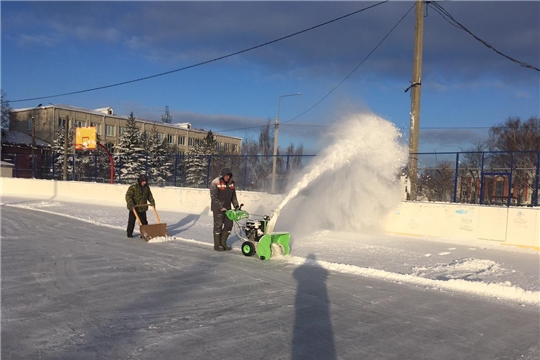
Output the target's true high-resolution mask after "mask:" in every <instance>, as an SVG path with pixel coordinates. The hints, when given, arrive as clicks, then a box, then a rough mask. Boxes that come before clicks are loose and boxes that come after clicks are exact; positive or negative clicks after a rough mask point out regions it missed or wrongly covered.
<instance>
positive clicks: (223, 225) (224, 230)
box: [210, 168, 238, 251]
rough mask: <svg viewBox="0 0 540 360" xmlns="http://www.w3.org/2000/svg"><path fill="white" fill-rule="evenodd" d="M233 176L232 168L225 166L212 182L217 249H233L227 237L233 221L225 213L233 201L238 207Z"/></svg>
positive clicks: (211, 196)
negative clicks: (228, 243)
mask: <svg viewBox="0 0 540 360" xmlns="http://www.w3.org/2000/svg"><path fill="white" fill-rule="evenodd" d="M232 176H233V174H232V172H231V169H229V168H223V169H221V171H220V172H219V176H218V177H217V178H215V179H214V180H212V184H210V199H211V201H212V203H211V206H210V208H211V210H212V213H213V214H214V250H216V251H224V250H231V247H230V246H228V245H227V238H228V237H229V234H230V233H231V230H232V227H233V221H232V220H231V219H229V218H228V217H227V216H226V215H225V212H226V211H227V210H230V209H231V203H232V204H233V205H234V208H235V209H236V208H238V200H237V198H236V190H235V188H234V181H232Z"/></svg>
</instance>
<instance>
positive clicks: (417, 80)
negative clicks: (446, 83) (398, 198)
mask: <svg viewBox="0 0 540 360" xmlns="http://www.w3.org/2000/svg"><path fill="white" fill-rule="evenodd" d="M423 47H424V0H416V24H415V27H414V62H413V77H412V81H411V86H410V89H411V126H410V132H409V181H410V183H411V189H410V194H411V197H410V200H416V196H417V188H418V155H417V153H418V134H419V130H420V93H421V88H422V50H423Z"/></svg>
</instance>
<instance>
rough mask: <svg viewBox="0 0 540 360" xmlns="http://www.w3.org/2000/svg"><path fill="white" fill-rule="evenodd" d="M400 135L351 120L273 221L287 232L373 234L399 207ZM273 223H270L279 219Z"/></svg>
mask: <svg viewBox="0 0 540 360" xmlns="http://www.w3.org/2000/svg"><path fill="white" fill-rule="evenodd" d="M400 137H401V133H400V132H399V130H398V129H397V128H396V127H395V126H394V125H393V124H392V123H390V122H389V121H387V120H384V119H382V118H380V117H378V116H376V115H373V114H354V115H349V116H347V117H345V118H344V119H342V120H341V121H339V122H338V124H336V125H335V126H334V127H333V131H332V132H330V133H329V139H330V142H329V143H330V145H329V146H327V147H326V148H325V149H324V150H323V151H322V152H321V153H320V154H319V155H318V156H317V157H316V158H315V159H314V160H313V161H312V163H310V164H309V165H308V166H307V167H306V168H305V171H304V172H303V173H302V174H301V175H300V176H299V180H298V181H297V182H295V183H294V184H293V185H292V187H291V189H290V191H289V192H288V194H287V195H286V196H285V197H284V199H283V201H282V202H281V203H280V205H279V206H278V207H277V208H276V210H275V212H274V215H278V216H279V222H280V226H279V227H280V228H282V229H286V230H288V231H291V232H295V231H302V232H304V233H305V232H306V230H307V231H308V232H311V231H317V230H323V229H329V230H338V231H363V232H368V231H374V230H377V229H378V225H379V224H380V220H381V219H382V218H383V217H384V216H385V215H387V214H388V213H389V212H390V211H392V210H393V209H395V208H396V207H397V206H398V204H399V202H400V201H401V194H402V191H403V189H401V187H400V181H399V175H400V174H401V170H402V168H403V166H404V164H405V163H406V160H407V151H406V149H405V148H404V147H403V146H402V145H400V143H399V138H400ZM278 216H274V218H273V219H272V220H274V223H275V222H276V221H277V217H278Z"/></svg>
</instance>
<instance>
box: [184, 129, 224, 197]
mask: <svg viewBox="0 0 540 360" xmlns="http://www.w3.org/2000/svg"><path fill="white" fill-rule="evenodd" d="M216 144H217V141H216V139H215V137H214V134H213V133H212V131H209V132H208V133H207V134H206V137H205V138H204V139H202V140H199V139H197V141H196V143H195V146H194V147H192V148H191V150H190V151H189V153H188V156H187V158H186V161H185V162H186V166H185V168H186V170H185V172H186V186H189V187H206V178H207V176H208V156H212V155H215V154H217V150H216Z"/></svg>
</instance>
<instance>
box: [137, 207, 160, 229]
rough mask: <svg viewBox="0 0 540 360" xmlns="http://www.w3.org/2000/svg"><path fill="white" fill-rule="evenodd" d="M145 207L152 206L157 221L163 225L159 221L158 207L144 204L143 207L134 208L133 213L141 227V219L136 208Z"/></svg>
mask: <svg viewBox="0 0 540 360" xmlns="http://www.w3.org/2000/svg"><path fill="white" fill-rule="evenodd" d="M143 206H150V207H151V208H152V209H153V210H154V215H156V219H157V222H158V224H161V220H160V219H159V215H158V213H157V210H156V207H155V206H152V205H151V204H142V205H135V206H133V213H134V214H135V217H136V218H137V221H138V222H139V226H140V225H142V223H141V218H140V217H139V214H137V210H135V208H137V207H143Z"/></svg>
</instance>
